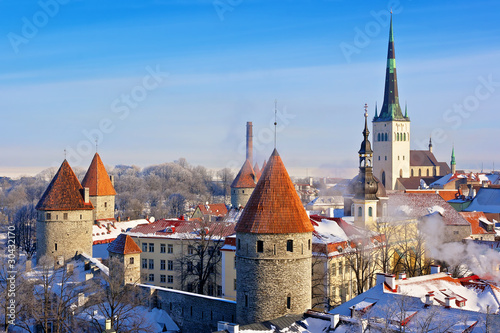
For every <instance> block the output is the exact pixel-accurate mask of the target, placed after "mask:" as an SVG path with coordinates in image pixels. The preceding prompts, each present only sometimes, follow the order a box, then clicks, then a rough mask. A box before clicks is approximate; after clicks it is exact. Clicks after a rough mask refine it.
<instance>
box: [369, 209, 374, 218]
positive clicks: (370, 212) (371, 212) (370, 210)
mask: <svg viewBox="0 0 500 333" xmlns="http://www.w3.org/2000/svg"><path fill="white" fill-rule="evenodd" d="M368 216H370V217H372V216H373V208H372V207H368Z"/></svg>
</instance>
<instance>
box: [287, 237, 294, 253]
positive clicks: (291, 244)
mask: <svg viewBox="0 0 500 333" xmlns="http://www.w3.org/2000/svg"><path fill="white" fill-rule="evenodd" d="M286 250H287V251H288V252H293V240H292V239H289V240H287V241H286Z"/></svg>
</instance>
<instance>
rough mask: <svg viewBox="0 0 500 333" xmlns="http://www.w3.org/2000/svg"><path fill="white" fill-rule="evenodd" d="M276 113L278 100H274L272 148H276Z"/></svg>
mask: <svg viewBox="0 0 500 333" xmlns="http://www.w3.org/2000/svg"><path fill="white" fill-rule="evenodd" d="M277 114H278V100H276V99H275V100H274V149H276V125H277V124H278V122H277Z"/></svg>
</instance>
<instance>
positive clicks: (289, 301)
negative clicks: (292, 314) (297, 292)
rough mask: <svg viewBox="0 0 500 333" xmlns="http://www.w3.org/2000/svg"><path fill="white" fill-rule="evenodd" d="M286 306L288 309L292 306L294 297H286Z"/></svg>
mask: <svg viewBox="0 0 500 333" xmlns="http://www.w3.org/2000/svg"><path fill="white" fill-rule="evenodd" d="M286 308H287V309H291V308H292V298H291V297H290V296H287V298H286Z"/></svg>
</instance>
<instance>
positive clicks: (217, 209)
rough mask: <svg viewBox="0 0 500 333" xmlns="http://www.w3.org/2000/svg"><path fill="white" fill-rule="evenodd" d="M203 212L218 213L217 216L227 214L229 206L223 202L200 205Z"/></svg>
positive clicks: (205, 213)
mask: <svg viewBox="0 0 500 333" xmlns="http://www.w3.org/2000/svg"><path fill="white" fill-rule="evenodd" d="M198 208H199V209H200V211H201V213H202V214H203V215H216V216H226V215H227V207H226V205H225V204H223V203H218V204H211V205H198Z"/></svg>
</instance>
